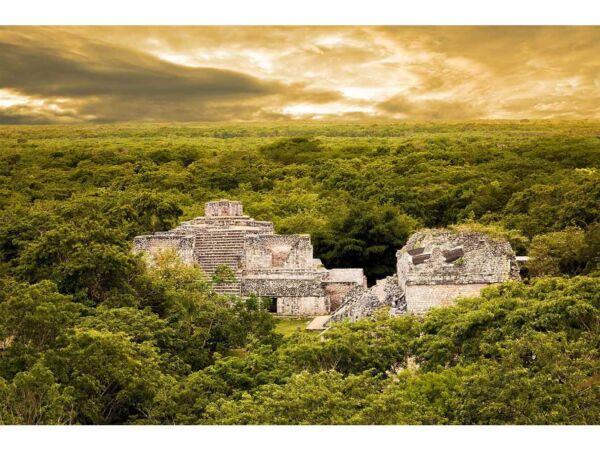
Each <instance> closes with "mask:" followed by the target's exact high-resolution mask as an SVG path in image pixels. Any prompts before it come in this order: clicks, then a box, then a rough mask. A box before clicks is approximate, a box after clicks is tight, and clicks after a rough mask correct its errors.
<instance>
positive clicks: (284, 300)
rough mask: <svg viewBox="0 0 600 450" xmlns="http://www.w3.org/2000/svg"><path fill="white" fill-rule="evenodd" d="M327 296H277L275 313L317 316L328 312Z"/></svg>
mask: <svg viewBox="0 0 600 450" xmlns="http://www.w3.org/2000/svg"><path fill="white" fill-rule="evenodd" d="M329 309H330V308H329V300H328V299H327V297H279V298H277V314H280V315H283V316H319V315H325V314H327V313H328V312H329Z"/></svg>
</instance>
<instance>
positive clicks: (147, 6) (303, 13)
mask: <svg viewBox="0 0 600 450" xmlns="http://www.w3.org/2000/svg"><path fill="white" fill-rule="evenodd" d="M0 11H1V13H0V23H1V24H4V25H78V24H79V25H81V24H88V25H111V24H112V25H150V24H152V25H160V24H165V25H167V24H170V25H224V24H228V25H597V24H600V12H599V11H600V5H599V4H598V2H596V1H594V0H569V1H565V0H503V1H501V0H496V1H491V0H368V1H364V0H363V1H357V0H295V1H290V0H168V1H164V0H134V1H132V0H129V1H127V0H104V1H86V0H14V1H12V2H9V0H5V1H4V2H3V5H2V7H1V9H0Z"/></svg>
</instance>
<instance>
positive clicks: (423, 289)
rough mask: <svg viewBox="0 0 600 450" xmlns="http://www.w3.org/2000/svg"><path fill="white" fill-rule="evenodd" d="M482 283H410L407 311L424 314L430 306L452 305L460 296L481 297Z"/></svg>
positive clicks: (407, 290)
mask: <svg viewBox="0 0 600 450" xmlns="http://www.w3.org/2000/svg"><path fill="white" fill-rule="evenodd" d="M487 286H489V284H487V283H481V284H421V285H414V286H413V285H408V286H406V290H405V299H406V305H407V312H409V313H411V314H423V313H425V312H427V310H429V309H430V308H437V307H443V306H451V305H453V304H454V301H455V300H456V298H458V297H479V295H480V292H481V289H483V288H484V287H487Z"/></svg>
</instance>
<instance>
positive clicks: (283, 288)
mask: <svg viewBox="0 0 600 450" xmlns="http://www.w3.org/2000/svg"><path fill="white" fill-rule="evenodd" d="M241 282H242V295H251V294H255V295H258V296H264V297H277V298H279V297H323V296H324V295H325V292H324V291H323V288H322V286H321V278H320V277H319V274H317V273H313V272H306V273H298V272H296V273H294V272H287V273H280V274H274V273H264V274H262V275H261V274H260V273H253V274H252V275H249V274H247V273H245V272H244V273H243V275H242V280H241Z"/></svg>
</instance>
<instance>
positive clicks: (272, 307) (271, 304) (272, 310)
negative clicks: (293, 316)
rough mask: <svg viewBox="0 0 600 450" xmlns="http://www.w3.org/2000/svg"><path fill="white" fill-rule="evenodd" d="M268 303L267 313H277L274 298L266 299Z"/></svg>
mask: <svg viewBox="0 0 600 450" xmlns="http://www.w3.org/2000/svg"><path fill="white" fill-rule="evenodd" d="M266 300H267V301H269V312H270V313H276V312H277V299H276V298H275V297H271V298H270V299H266Z"/></svg>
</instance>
